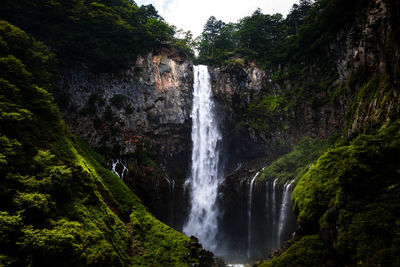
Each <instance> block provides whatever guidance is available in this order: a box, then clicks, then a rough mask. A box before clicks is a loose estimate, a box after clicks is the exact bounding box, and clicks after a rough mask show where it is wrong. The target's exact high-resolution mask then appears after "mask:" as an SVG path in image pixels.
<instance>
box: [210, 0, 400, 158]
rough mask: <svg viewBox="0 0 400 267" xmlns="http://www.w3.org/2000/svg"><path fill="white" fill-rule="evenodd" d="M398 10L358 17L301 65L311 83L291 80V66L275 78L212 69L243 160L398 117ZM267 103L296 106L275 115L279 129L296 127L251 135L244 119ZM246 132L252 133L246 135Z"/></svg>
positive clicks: (386, 6) (244, 68)
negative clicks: (268, 99) (308, 94)
mask: <svg viewBox="0 0 400 267" xmlns="http://www.w3.org/2000/svg"><path fill="white" fill-rule="evenodd" d="M395 8H396V6H395V5H394V4H393V3H391V2H390V1H383V0H376V1H371V3H370V4H369V6H367V8H365V9H364V10H360V11H359V13H358V14H355V19H354V22H353V23H352V24H351V25H347V26H346V27H345V28H343V29H342V30H340V31H339V32H338V34H337V36H336V39H335V40H334V41H333V42H331V43H330V44H329V45H328V46H327V47H326V48H325V50H324V53H323V54H321V55H318V56H316V59H315V60H311V61H310V62H309V63H307V62H303V63H301V64H300V65H301V68H302V70H301V73H302V75H303V76H304V77H300V75H298V76H293V75H290V73H289V70H288V69H289V68H290V66H287V65H285V64H282V65H281V66H279V67H278V68H270V69H267V70H263V69H261V68H259V67H257V65H256V64H254V63H251V62H250V63H247V64H242V65H241V64H237V65H235V66H232V65H223V66H219V67H214V68H210V69H211V74H212V79H213V91H214V94H215V97H216V99H217V101H218V102H219V103H220V106H221V107H222V108H223V110H225V111H226V112H225V116H224V117H223V119H222V120H223V121H224V122H223V123H222V124H223V127H224V129H225V131H226V132H228V133H232V132H233V133H235V132H239V133H240V134H239V135H240V138H242V140H240V138H239V139H237V140H236V141H237V142H236V145H237V147H238V149H237V150H238V151H240V152H239V153H238V154H243V152H246V153H245V154H246V155H247V156H249V157H257V156H267V157H268V156H269V157H270V158H272V159H273V158H276V157H277V156H279V155H280V154H282V152H286V151H287V149H290V148H293V147H294V146H296V145H297V143H298V142H299V141H300V139H301V138H303V137H305V136H309V137H312V138H326V137H329V136H330V135H332V134H334V133H343V132H347V134H349V135H350V134H352V133H354V132H356V131H358V130H360V129H362V128H363V127H366V126H368V125H372V124H379V123H383V122H384V121H386V120H388V119H389V118H390V117H391V115H392V114H395V113H398V112H399V106H400V102H399V101H400V97H399V95H398V92H397V91H396V90H395V87H397V86H398V84H399V82H398V80H399V79H398V75H399V74H398V72H399V65H398V62H399V60H400V53H399V49H398V44H397V43H396V42H395V40H394V33H393V30H392V28H393V27H396V25H394V24H395V23H396V20H394V18H393V16H395V12H394V9H395ZM307 64H308V65H307ZM324 65H328V67H325V66H324ZM282 73H283V75H282ZM286 74H287V75H286ZM279 75H281V76H283V77H284V78H277V76H279ZM285 75H286V76H285ZM389 76H390V77H389ZM308 84H311V86H310V87H314V88H315V89H313V90H315V93H314V95H313V96H312V97H313V99H312V100H311V99H309V98H305V99H302V98H301V96H300V97H299V95H298V94H297V95H296V92H297V91H298V88H299V87H303V86H305V85H306V86H307V85H308ZM305 88H306V87H305ZM296 90H297V91H296ZM301 90H304V89H301ZM267 95H277V96H283V97H284V98H285V101H287V102H292V103H294V105H293V107H292V108H289V109H287V110H282V111H281V112H280V114H278V116H272V115H271V121H274V122H275V123H276V122H277V121H278V122H279V121H280V122H285V123H286V124H287V126H288V127H286V128H282V127H272V129H269V131H268V132H266V131H263V130H257V129H253V128H254V127H248V126H249V125H248V124H247V123H248V122H247V121H246V117H245V116H242V115H243V114H244V113H246V112H248V108H249V106H250V105H252V104H253V103H256V102H257V101H259V100H260V99H262V98H263V97H265V96H267ZM267 119H268V118H267ZM240 125H242V126H243V125H245V127H242V129H239V130H238V128H240V127H238V126H240ZM243 128H245V129H243ZM255 128H256V127H255ZM227 136H229V135H227ZM235 138H236V136H235ZM243 144H244V145H243ZM252 144H253V145H252ZM254 144H255V146H254ZM260 144H262V145H260ZM238 151H236V153H237V152H238Z"/></svg>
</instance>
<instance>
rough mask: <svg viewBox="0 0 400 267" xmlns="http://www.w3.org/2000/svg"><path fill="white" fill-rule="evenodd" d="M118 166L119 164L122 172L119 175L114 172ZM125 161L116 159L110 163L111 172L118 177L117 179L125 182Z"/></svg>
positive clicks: (126, 172) (126, 169)
mask: <svg viewBox="0 0 400 267" xmlns="http://www.w3.org/2000/svg"><path fill="white" fill-rule="evenodd" d="M118 164H120V165H121V166H122V172H121V174H119V173H118V171H117V170H116V168H117V166H118ZM126 165H127V164H126V160H125V161H123V160H122V159H116V160H113V161H112V168H111V170H112V171H113V172H114V173H115V174H116V175H118V177H119V178H121V179H122V180H123V181H125V179H124V178H125V176H126V175H128V168H127V167H126Z"/></svg>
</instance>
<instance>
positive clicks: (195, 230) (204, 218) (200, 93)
mask: <svg viewBox="0 0 400 267" xmlns="http://www.w3.org/2000/svg"><path fill="white" fill-rule="evenodd" d="M193 89H194V92H193V110H192V114H191V117H192V142H193V151H192V172H191V177H190V178H189V180H188V181H189V182H188V183H189V185H190V197H191V198H190V200H191V209H190V214H189V220H188V222H187V223H186V224H185V226H184V227H183V232H184V233H185V234H187V235H194V236H197V237H198V238H199V241H200V242H201V243H202V244H203V245H204V247H206V248H207V249H210V250H213V249H215V248H216V242H215V235H216V233H217V227H218V226H217V216H218V213H219V212H218V209H217V207H216V203H215V202H216V200H217V194H218V184H219V177H218V161H219V151H218V148H217V143H218V141H219V140H220V139H221V137H220V133H219V130H218V125H217V122H216V120H215V117H214V104H213V100H212V93H211V82H210V75H209V73H208V69H207V66H195V67H194V86H193Z"/></svg>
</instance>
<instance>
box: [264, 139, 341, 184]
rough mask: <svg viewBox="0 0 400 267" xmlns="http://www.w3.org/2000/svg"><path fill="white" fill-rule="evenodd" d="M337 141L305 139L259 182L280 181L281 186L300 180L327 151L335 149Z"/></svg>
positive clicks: (266, 170) (267, 170) (269, 168)
mask: <svg viewBox="0 0 400 267" xmlns="http://www.w3.org/2000/svg"><path fill="white" fill-rule="evenodd" d="M336 139H337V137H331V138H329V139H327V140H312V139H310V138H304V139H303V140H302V141H301V142H300V143H299V144H298V145H297V146H296V148H295V149H294V150H293V151H292V152H290V153H288V154H286V155H284V156H282V157H280V158H279V159H277V160H276V161H274V162H272V163H271V164H270V165H269V166H268V167H267V168H265V170H264V171H263V172H262V173H261V174H260V176H259V178H258V180H264V181H265V180H274V179H278V180H279V183H281V184H284V183H285V182H286V181H288V180H293V179H295V180H296V181H297V180H299V179H300V178H301V177H302V176H303V175H304V174H305V173H306V172H307V170H308V169H310V167H311V166H312V165H313V164H314V163H315V162H316V160H317V159H318V158H319V157H320V156H321V155H322V154H323V153H324V152H325V151H327V150H328V149H329V148H330V147H333V145H334V143H335V141H336Z"/></svg>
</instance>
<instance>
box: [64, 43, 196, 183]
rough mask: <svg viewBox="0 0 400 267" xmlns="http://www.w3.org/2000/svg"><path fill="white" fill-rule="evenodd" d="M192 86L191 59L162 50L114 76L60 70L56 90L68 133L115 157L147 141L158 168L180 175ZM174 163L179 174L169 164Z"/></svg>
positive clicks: (76, 68)
mask: <svg viewBox="0 0 400 267" xmlns="http://www.w3.org/2000/svg"><path fill="white" fill-rule="evenodd" d="M192 84H193V71H192V63H191V61H190V60H189V59H188V58H187V57H186V56H185V55H184V54H183V53H180V52H179V51H178V50H176V49H167V48H162V49H158V50H154V51H153V52H152V53H149V54H147V55H145V56H141V57H139V58H138V59H137V60H136V62H135V63H134V64H132V66H131V67H130V68H129V69H127V70H124V71H121V72H119V73H116V74H98V73H93V72H91V71H89V70H88V69H86V68H85V67H84V66H74V67H71V66H65V69H64V70H63V72H62V76H61V79H60V83H59V88H60V89H61V92H62V94H63V100H64V103H63V113H64V117H65V119H66V121H67V123H68V124H69V125H70V126H71V129H72V131H73V133H75V134H77V135H79V136H81V137H82V138H84V139H85V140H86V141H88V142H89V143H90V144H91V145H92V146H93V147H96V148H102V149H103V150H102V151H103V152H112V154H113V155H114V156H117V157H118V156H120V155H126V154H129V153H133V152H135V151H136V146H137V145H138V143H140V142H142V141H149V142H150V145H151V146H152V147H153V150H154V151H156V152H157V156H156V158H157V160H158V162H159V164H164V167H167V165H168V167H170V170H171V172H172V173H174V171H177V172H179V175H180V176H182V175H184V172H183V171H181V170H180V169H181V168H180V167H181V166H182V165H184V166H187V165H188V164H186V163H188V161H187V160H188V157H189V156H188V153H189V152H190V127H191V124H190V111H191V101H192ZM182 161H183V162H182ZM176 162H180V163H178V165H179V170H178V169H177V168H175V167H174V166H172V165H169V164H170V163H171V164H172V163H176ZM177 175H178V174H177Z"/></svg>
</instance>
